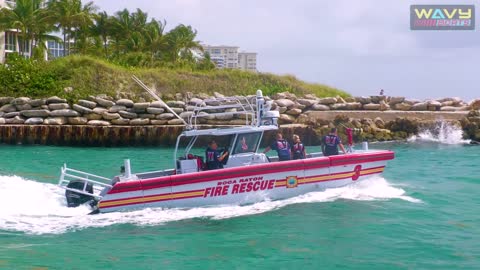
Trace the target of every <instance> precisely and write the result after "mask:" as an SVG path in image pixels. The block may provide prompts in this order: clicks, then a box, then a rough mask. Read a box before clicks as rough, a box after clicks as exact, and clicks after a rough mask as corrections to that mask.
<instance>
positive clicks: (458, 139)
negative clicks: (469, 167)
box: [408, 121, 470, 144]
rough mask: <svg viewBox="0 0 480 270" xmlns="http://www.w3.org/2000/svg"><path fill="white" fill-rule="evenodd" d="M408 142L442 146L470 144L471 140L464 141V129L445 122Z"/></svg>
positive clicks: (424, 131) (411, 138) (423, 131)
mask: <svg viewBox="0 0 480 270" xmlns="http://www.w3.org/2000/svg"><path fill="white" fill-rule="evenodd" d="M408 141H409V142H415V141H422V142H435V143H442V144H468V143H470V140H464V139H463V130H462V128H460V127H458V126H456V125H452V124H449V123H446V122H443V121H442V122H440V124H439V125H437V126H436V127H435V128H433V129H425V130H422V131H421V132H420V133H419V134H418V135H417V136H412V137H410V138H409V139H408Z"/></svg>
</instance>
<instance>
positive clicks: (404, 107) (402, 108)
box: [393, 102, 412, 111]
mask: <svg viewBox="0 0 480 270" xmlns="http://www.w3.org/2000/svg"><path fill="white" fill-rule="evenodd" d="M411 108H412V105H410V104H408V103H405V102H402V103H398V104H395V105H394V106H393V109H395V110H399V111H409V110H410V109H411Z"/></svg>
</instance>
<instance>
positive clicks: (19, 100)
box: [11, 97, 30, 105]
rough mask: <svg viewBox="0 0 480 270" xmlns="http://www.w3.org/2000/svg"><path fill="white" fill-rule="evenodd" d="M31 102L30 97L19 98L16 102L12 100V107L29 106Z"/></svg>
mask: <svg viewBox="0 0 480 270" xmlns="http://www.w3.org/2000/svg"><path fill="white" fill-rule="evenodd" d="M29 102H30V98H28V97H19V98H16V99H14V100H12V102H11V104H12V105H24V104H28V103H29Z"/></svg>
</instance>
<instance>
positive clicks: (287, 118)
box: [278, 114, 295, 124]
mask: <svg viewBox="0 0 480 270" xmlns="http://www.w3.org/2000/svg"><path fill="white" fill-rule="evenodd" d="M278 122H279V123H280V124H291V123H293V122H295V117H293V116H291V115H288V114H280V117H279V118H278Z"/></svg>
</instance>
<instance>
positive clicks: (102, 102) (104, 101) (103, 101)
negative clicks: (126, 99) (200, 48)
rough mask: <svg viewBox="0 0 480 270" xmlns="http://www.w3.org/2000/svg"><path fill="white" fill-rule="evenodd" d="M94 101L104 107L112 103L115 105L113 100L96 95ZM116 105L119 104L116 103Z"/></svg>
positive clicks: (110, 105) (108, 106)
mask: <svg viewBox="0 0 480 270" xmlns="http://www.w3.org/2000/svg"><path fill="white" fill-rule="evenodd" d="M95 102H97V103H98V104H99V105H100V106H102V107H105V108H110V107H112V106H113V105H115V103H114V102H113V101H110V100H107V99H104V98H101V97H96V98H95ZM132 103H133V102H132ZM118 105H120V104H118Z"/></svg>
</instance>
